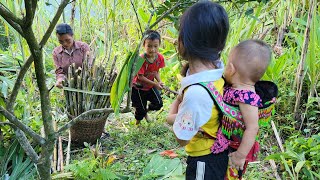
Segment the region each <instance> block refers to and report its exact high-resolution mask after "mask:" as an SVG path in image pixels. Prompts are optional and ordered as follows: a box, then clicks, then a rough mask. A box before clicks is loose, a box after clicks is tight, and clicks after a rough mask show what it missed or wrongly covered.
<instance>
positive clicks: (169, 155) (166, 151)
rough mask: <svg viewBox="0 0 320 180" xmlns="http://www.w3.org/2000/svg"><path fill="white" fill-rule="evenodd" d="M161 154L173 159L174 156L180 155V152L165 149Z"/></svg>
mask: <svg viewBox="0 0 320 180" xmlns="http://www.w3.org/2000/svg"><path fill="white" fill-rule="evenodd" d="M160 155H161V156H168V157H169V158H171V159H173V158H176V157H178V154H177V153H175V152H174V151H173V150H165V151H162V152H161V153H160Z"/></svg>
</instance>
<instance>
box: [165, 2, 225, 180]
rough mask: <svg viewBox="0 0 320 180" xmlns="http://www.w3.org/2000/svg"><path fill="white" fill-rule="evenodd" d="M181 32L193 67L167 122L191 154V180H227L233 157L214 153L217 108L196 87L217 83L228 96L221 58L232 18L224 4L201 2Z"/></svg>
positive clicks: (181, 51) (184, 51) (184, 21)
mask: <svg viewBox="0 0 320 180" xmlns="http://www.w3.org/2000/svg"><path fill="white" fill-rule="evenodd" d="M179 31H180V32H179V39H178V41H179V43H178V46H179V47H178V51H179V54H180V55H181V56H182V58H183V59H185V60H187V61H188V63H189V67H188V70H187V74H186V77H185V78H183V79H182V82H181V89H180V91H179V93H180V95H179V98H178V99H177V100H175V101H174V102H173V103H172V105H171V107H170V111H169V115H168V117H167V122H168V123H169V124H172V123H174V124H173V131H174V134H175V135H176V137H177V141H178V143H179V144H180V145H182V146H185V150H186V152H187V154H188V159H187V169H186V179H187V180H189V179H190V180H191V179H192V180H194V179H210V180H211V179H218V180H219V179H223V178H224V176H225V174H226V171H227V166H228V152H227V151H224V152H222V153H219V154H213V153H212V152H211V150H210V148H211V146H212V145H213V144H214V141H215V140H214V138H215V137H216V133H217V130H218V127H219V111H218V107H216V106H215V104H214V101H213V100H212V99H211V97H210V94H209V93H208V92H207V91H206V89H204V88H203V87H201V86H199V85H194V84H198V83H201V82H212V85H213V86H215V88H217V89H218V90H219V91H220V93H222V91H223V86H224V80H223V79H222V74H223V63H222V62H221V61H220V53H221V51H222V50H223V48H224V46H225V43H226V38H227V35H228V31H229V21H228V15H227V13H226V11H225V10H224V8H223V7H222V6H220V5H219V4H216V3H213V2H211V1H201V2H198V3H195V4H194V5H193V6H191V7H190V8H189V9H188V10H187V11H186V12H185V13H184V14H183V15H182V17H181V20H180V30H179ZM180 97H182V98H180ZM180 99H182V100H180ZM178 107H179V108H178ZM199 130H200V132H199ZM212 137H213V138H212Z"/></svg>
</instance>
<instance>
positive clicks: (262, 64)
mask: <svg viewBox="0 0 320 180" xmlns="http://www.w3.org/2000/svg"><path fill="white" fill-rule="evenodd" d="M232 51H233V53H235V55H234V56H233V57H234V58H235V59H234V60H232V63H233V64H234V65H235V67H236V69H237V71H238V72H239V73H240V75H241V76H243V77H247V78H249V79H250V80H251V81H253V82H258V81H259V80H260V79H261V78H262V76H263V74H264V73H265V72H266V70H267V67H268V65H269V64H270V61H271V50H270V46H269V45H268V44H266V43H265V42H263V41H261V40H246V41H243V42H240V43H239V44H238V45H237V46H236V47H234V48H233V50H232Z"/></svg>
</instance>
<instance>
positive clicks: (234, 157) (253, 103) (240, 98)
mask: <svg viewBox="0 0 320 180" xmlns="http://www.w3.org/2000/svg"><path fill="white" fill-rule="evenodd" d="M270 61H271V51H270V48H269V46H268V45H267V44H266V43H264V42H263V41H260V40H247V41H243V42H241V43H239V44H238V45H237V46H236V47H235V48H233V49H232V50H231V52H230V54H229V58H228V63H227V65H226V68H225V73H224V77H225V80H226V82H227V83H228V84H230V86H226V87H225V88H224V94H223V98H222V99H223V101H224V102H225V103H226V104H227V105H225V104H223V102H219V100H218V99H219V96H217V95H215V94H218V93H215V92H216V91H217V90H212V88H209V90H210V91H211V92H212V96H213V97H214V96H216V98H215V99H216V100H215V101H216V102H217V103H218V104H219V106H220V107H221V110H222V111H223V113H224V114H229V115H228V116H224V117H223V118H222V125H221V129H222V131H219V133H218V135H217V141H216V142H217V143H215V144H214V145H213V147H212V151H213V153H219V152H221V151H223V150H225V149H227V148H228V146H229V147H230V149H231V153H230V154H229V165H230V168H228V173H227V175H226V178H225V179H241V177H242V175H243V174H244V171H245V169H246V166H247V164H248V162H249V161H255V160H256V158H257V153H258V151H259V144H258V142H257V141H256V136H257V134H258V130H259V119H260V121H262V119H268V118H269V117H270V116H271V111H272V108H273V106H271V105H272V104H273V103H274V100H275V97H276V96H277V87H276V85H275V84H273V83H272V82H267V81H259V80H260V79H261V78H262V76H263V74H264V73H265V71H266V69H267V67H268V65H269V63H270ZM261 86H263V87H262V88H260V89H259V87H261ZM206 87H208V86H206ZM257 88H258V89H257ZM257 91H259V92H257ZM261 91H263V93H260V92H261ZM259 94H260V95H261V96H262V97H260V96H259ZM220 99H221V98H220ZM229 105H230V106H229ZM234 107H235V108H234ZM267 107H268V108H267ZM258 108H264V111H263V112H264V114H262V113H260V114H259V111H258ZM231 111H233V112H232V113H230V112H231ZM231 114H233V115H231ZM225 136H227V138H228V139H226V138H225Z"/></svg>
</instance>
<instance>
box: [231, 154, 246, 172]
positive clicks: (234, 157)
mask: <svg viewBox="0 0 320 180" xmlns="http://www.w3.org/2000/svg"><path fill="white" fill-rule="evenodd" d="M245 162H246V156H245V155H243V154H242V153H240V152H238V151H235V152H233V153H230V154H229V165H230V166H231V167H232V168H236V169H237V170H243V166H244V164H245Z"/></svg>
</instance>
